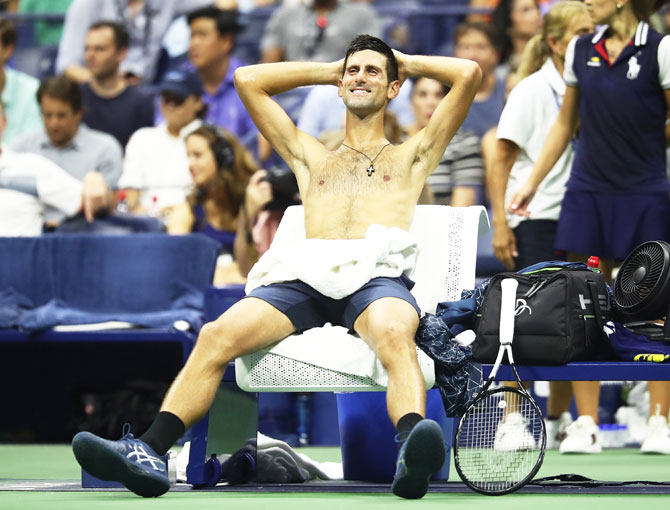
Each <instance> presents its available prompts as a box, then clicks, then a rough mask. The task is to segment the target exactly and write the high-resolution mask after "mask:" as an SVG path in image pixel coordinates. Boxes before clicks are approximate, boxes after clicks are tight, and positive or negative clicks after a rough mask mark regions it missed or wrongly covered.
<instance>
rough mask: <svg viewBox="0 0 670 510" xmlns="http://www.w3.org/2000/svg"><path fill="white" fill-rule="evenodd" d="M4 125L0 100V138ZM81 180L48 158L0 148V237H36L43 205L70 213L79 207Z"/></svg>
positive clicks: (5, 122)
mask: <svg viewBox="0 0 670 510" xmlns="http://www.w3.org/2000/svg"><path fill="white" fill-rule="evenodd" d="M6 126H7V117H6V116H5V112H4V106H3V105H2V103H0V139H1V138H2V137H3V135H4V131H5V127H6ZM82 187H83V186H82V183H81V182H80V181H78V180H77V179H75V178H73V177H71V176H70V175H69V174H68V173H67V172H66V171H65V170H63V169H62V168H59V167H58V165H55V164H54V163H52V162H51V161H49V160H48V159H46V158H44V157H42V156H39V155H37V154H19V153H16V152H13V151H11V150H9V149H8V148H7V147H6V146H4V145H3V146H2V147H0V237H24V236H38V235H40V234H41V233H42V227H43V225H44V220H45V218H44V212H45V209H46V207H52V208H55V209H57V210H59V211H60V212H61V213H62V214H63V215H65V216H74V215H75V214H76V213H78V212H79V211H80V210H81V209H82Z"/></svg>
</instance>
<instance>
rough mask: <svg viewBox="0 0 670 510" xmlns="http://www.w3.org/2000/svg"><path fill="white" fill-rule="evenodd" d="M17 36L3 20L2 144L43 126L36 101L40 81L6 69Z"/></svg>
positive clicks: (0, 58) (0, 65) (0, 44)
mask: <svg viewBox="0 0 670 510" xmlns="http://www.w3.org/2000/svg"><path fill="white" fill-rule="evenodd" d="M17 38H18V34H17V33H16V28H15V27H14V25H13V24H12V23H11V22H9V21H7V20H6V19H0V90H1V91H2V104H3V105H4V110H5V115H6V116H7V127H6V128H5V132H4V135H3V142H4V143H6V144H10V143H12V142H13V141H14V139H15V138H16V137H17V136H19V135H21V134H23V133H27V132H29V131H33V130H35V129H38V128H39V127H40V125H41V124H42V120H41V118H40V109H39V106H38V104H37V101H36V100H35V93H36V92H37V88H38V87H39V81H38V80H37V79H36V78H33V77H32V76H29V75H27V74H25V73H22V72H21V71H17V70H15V69H12V68H11V67H8V66H7V62H9V59H10V58H12V54H13V53H14V48H15V47H16V40H17Z"/></svg>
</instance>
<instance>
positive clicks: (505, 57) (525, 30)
mask: <svg viewBox="0 0 670 510" xmlns="http://www.w3.org/2000/svg"><path fill="white" fill-rule="evenodd" d="M541 24H542V17H541V15H540V10H539V8H538V4H537V0H500V2H498V5H497V6H496V8H495V9H494V10H493V26H494V27H495V29H496V32H497V34H498V35H499V37H500V43H501V46H500V62H502V63H503V64H506V65H507V68H508V71H509V72H512V73H513V72H515V71H516V69H517V68H518V67H519V62H520V61H521V55H522V53H523V49H524V48H525V46H526V43H528V41H529V40H530V38H531V37H533V36H534V35H535V34H537V33H538V32H539V30H540V27H541Z"/></svg>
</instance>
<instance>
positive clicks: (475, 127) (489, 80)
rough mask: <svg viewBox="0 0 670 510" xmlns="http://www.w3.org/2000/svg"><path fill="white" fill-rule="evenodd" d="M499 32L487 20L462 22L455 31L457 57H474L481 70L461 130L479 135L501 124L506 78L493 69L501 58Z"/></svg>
mask: <svg viewBox="0 0 670 510" xmlns="http://www.w3.org/2000/svg"><path fill="white" fill-rule="evenodd" d="M496 44H497V41H496V34H495V32H494V31H493V29H492V28H491V27H490V26H489V25H486V24H484V23H461V24H460V25H458V26H457V27H456V30H455V32H454V57H458V58H466V59H469V60H474V61H475V62H477V63H478V64H479V67H480V68H481V70H482V81H481V84H480V86H479V89H478V90H477V94H476V95H475V100H474V101H473V103H472V106H471V107H470V111H469V113H468V116H467V117H466V118H465V121H464V122H463V124H462V126H461V127H462V129H467V130H469V131H472V132H474V134H475V135H477V136H478V137H479V138H481V137H482V136H484V133H486V132H487V131H488V130H489V129H490V128H492V127H493V126H497V125H498V119H499V118H500V113H501V112H502V109H503V106H504V105H505V80H504V79H502V78H498V77H496V75H495V73H494V71H495V68H496V66H497V65H498V61H499V59H500V53H499V51H498V49H497V46H496Z"/></svg>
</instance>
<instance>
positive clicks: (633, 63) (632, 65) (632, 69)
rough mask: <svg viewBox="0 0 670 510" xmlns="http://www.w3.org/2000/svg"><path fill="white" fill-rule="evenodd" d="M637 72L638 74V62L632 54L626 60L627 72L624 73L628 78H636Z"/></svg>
mask: <svg viewBox="0 0 670 510" xmlns="http://www.w3.org/2000/svg"><path fill="white" fill-rule="evenodd" d="M638 74H640V64H639V63H638V61H637V57H636V56H635V55H633V56H632V57H630V60H629V61H628V72H627V73H626V78H628V79H629V80H634V79H636V78H637V75H638Z"/></svg>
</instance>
